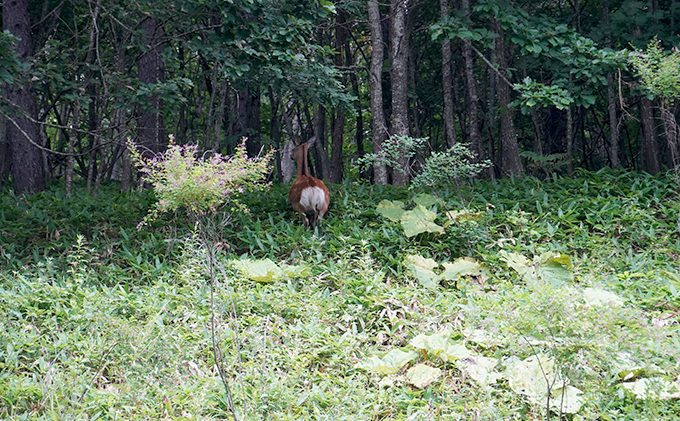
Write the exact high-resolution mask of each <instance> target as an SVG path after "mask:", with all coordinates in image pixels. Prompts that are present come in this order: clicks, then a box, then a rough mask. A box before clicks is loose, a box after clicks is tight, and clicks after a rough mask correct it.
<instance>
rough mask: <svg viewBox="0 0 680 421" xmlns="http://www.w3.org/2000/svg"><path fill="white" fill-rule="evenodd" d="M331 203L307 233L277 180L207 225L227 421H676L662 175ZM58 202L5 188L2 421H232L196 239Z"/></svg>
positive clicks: (347, 191) (344, 191)
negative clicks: (413, 220)
mask: <svg viewBox="0 0 680 421" xmlns="http://www.w3.org/2000/svg"><path fill="white" fill-rule="evenodd" d="M331 187H332V189H331V190H332V195H333V201H332V205H331V209H330V211H329V214H328V217H327V218H326V219H325V222H324V226H323V230H322V232H321V234H320V235H319V236H315V235H313V234H312V233H310V232H309V231H305V230H304V229H303V227H302V225H301V224H300V223H299V222H298V220H297V218H295V216H294V214H293V212H292V210H290V209H289V208H288V206H287V204H286V190H287V186H284V185H279V184H275V185H273V186H272V187H271V189H270V190H268V191H265V192H258V193H244V194H243V195H242V196H240V197H239V200H240V201H241V203H243V204H245V205H246V206H247V207H248V208H249V210H250V212H249V213H247V214H246V213H240V212H236V213H228V214H227V213H217V214H215V215H214V216H213V217H212V222H213V224H212V225H211V226H210V227H209V228H210V230H211V235H212V236H213V237H214V238H215V239H216V243H215V245H216V247H218V249H219V250H221V251H220V255H219V259H218V266H219V267H220V268H221V269H220V270H219V271H218V276H217V279H218V280H219V282H218V284H217V285H216V298H215V299H216V301H215V306H216V309H217V314H218V319H217V322H218V326H219V329H218V337H219V340H220V343H221V344H222V347H223V350H224V351H225V353H226V355H227V358H226V360H225V362H226V369H227V373H228V375H229V378H230V379H231V380H232V381H233V383H232V385H233V399H234V404H235V407H236V409H237V415H238V417H239V419H300V420H308V419H329V420H330V419H334V420H337V419H395V420H400V419H403V420H406V419H408V420H416V419H422V420H430V419H457V418H463V419H480V420H487V419H488V420H491V419H518V420H519V419H545V418H547V414H546V412H545V411H546V407H547V406H550V407H551V408H552V418H551V419H557V417H558V415H559V414H560V412H562V417H563V418H564V419H574V420H575V419H616V420H626V419H628V420H658V419H677V414H678V413H679V412H680V407H678V397H677V393H678V391H677V390H675V389H673V387H674V385H677V378H678V374H679V372H678V365H677V361H678V357H679V356H680V344H679V343H678V339H677V338H678V335H677V328H678V308H680V274H679V273H680V272H679V266H680V260H679V258H680V256H679V255H678V250H680V232H679V229H678V214H680V206H679V205H678V200H677V195H676V184H675V181H674V180H672V179H667V178H665V177H663V176H650V175H648V174H633V173H623V172H611V171H600V172H596V173H592V172H585V171H584V172H580V173H579V176H578V177H575V178H563V177H560V176H553V177H551V178H548V179H545V180H539V179H536V178H531V177H526V178H523V179H505V180H500V181H495V182H488V181H481V180H480V181H476V182H474V183H473V184H472V185H470V186H453V187H452V188H451V189H450V190H449V189H441V190H440V191H438V192H437V193H438V197H439V199H440V200H441V201H437V200H431V199H428V195H427V194H426V192H423V191H414V190H410V189H407V188H397V187H391V186H371V185H368V184H364V183H345V184H338V185H333V186H331ZM62 191H63V188H62V187H61V186H59V185H55V186H53V187H51V189H50V190H48V191H46V192H44V193H40V194H37V195H34V196H31V197H23V196H21V197H17V196H14V195H13V194H12V193H10V192H7V191H4V192H3V194H2V196H0V218H1V219H0V227H1V228H0V244H1V246H0V259H1V261H0V267H2V268H3V269H2V270H1V271H0V314H3V315H4V316H3V317H2V318H1V319H0V344H1V346H0V399H2V405H0V417H2V418H4V419H17V420H18V419H67V418H91V419H121V418H125V419H140V420H141V419H151V418H162V419H220V418H222V419H223V418H229V417H230V414H231V412H230V411H229V410H228V406H227V398H226V395H225V392H224V388H223V385H222V384H221V383H220V380H219V376H218V375H217V373H216V371H215V360H214V354H213V352H212V348H211V341H210V328H209V325H210V304H209V301H210V300H209V293H210V287H209V285H208V282H207V281H208V279H210V278H209V274H208V272H207V270H206V259H205V256H206V250H205V245H204V244H203V243H201V242H196V240H195V237H194V236H193V234H192V233H193V230H194V228H193V225H192V224H191V223H190V222H188V221H187V222H186V223H185V222H183V221H186V219H184V218H183V217H181V215H177V216H175V215H173V214H166V215H164V217H163V218H164V219H163V220H157V221H151V222H150V225H149V226H147V227H144V228H143V229H142V230H139V231H138V230H136V228H135V227H136V225H137V223H138V222H139V221H141V220H142V219H143V218H144V216H145V215H146V214H147V212H148V210H149V209H151V207H152V204H153V203H154V201H155V198H154V196H153V192H151V191H149V190H146V191H142V192H131V193H127V194H125V195H120V194H119V193H117V186H115V185H110V186H109V185H107V186H104V187H103V190H102V192H101V193H100V195H99V196H97V197H92V196H90V195H88V194H82V195H80V194H76V195H74V196H65V195H64V194H63V193H62ZM77 191H79V190H77ZM387 202H390V203H395V202H401V203H403V209H402V212H403V214H406V213H408V212H412V211H414V210H416V209H419V208H420V207H422V208H423V209H424V212H426V213H427V214H431V215H433V217H432V224H434V225H436V226H438V227H440V228H441V230H434V229H433V230H431V231H428V230H424V231H422V232H420V233H418V234H415V235H412V236H407V235H406V230H407V227H408V221H407V220H405V219H404V218H397V219H396V220H392V219H391V218H390V217H387V216H384V215H391V214H389V213H387V214H385V213H384V210H385V209H384V205H385V203H387ZM381 204H382V206H381ZM403 214H402V215H403ZM437 232H438V233H437ZM237 268H238V269H237ZM539 363H540V364H541V365H542V367H543V369H538V368H537V367H538V366H537V364H539ZM541 370H543V371H542V372H541ZM546 378H547V379H550V380H551V381H554V383H551V384H552V390H551V391H550V392H549V393H550V395H551V396H552V399H551V401H550V402H551V403H550V402H548V401H547V396H548V395H546V393H547V392H546V391H545V379H546ZM520 385H524V386H520ZM541 385H543V386H541ZM649 385H654V386H653V387H647V386H649ZM558 392H560V393H563V394H562V395H560V393H558ZM560 396H566V397H567V398H568V399H567V403H566V404H564V403H563V404H560V402H561V398H560Z"/></svg>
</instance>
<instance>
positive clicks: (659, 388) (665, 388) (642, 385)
mask: <svg viewBox="0 0 680 421" xmlns="http://www.w3.org/2000/svg"><path fill="white" fill-rule="evenodd" d="M622 385H623V387H624V389H627V390H630V391H631V392H633V393H634V394H635V397H636V398H637V399H648V398H649V399H679V398H680V381H675V382H671V381H669V380H666V379H664V378H661V377H655V378H649V379H648V378H644V379H638V380H636V381H634V382H625V383H622Z"/></svg>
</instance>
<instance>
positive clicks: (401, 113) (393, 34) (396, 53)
mask: <svg viewBox="0 0 680 421" xmlns="http://www.w3.org/2000/svg"><path fill="white" fill-rule="evenodd" d="M406 2H407V0H392V3H391V6H390V83H391V88H392V135H397V136H408V135H410V131H409V120H408V53H409V42H408V33H407V28H406ZM410 12H413V11H410ZM397 165H398V166H399V168H394V169H393V170H394V171H393V173H392V183H393V184H395V185H397V186H403V185H405V184H406V183H408V181H409V173H408V168H409V162H408V158H406V157H400V158H398V159H397Z"/></svg>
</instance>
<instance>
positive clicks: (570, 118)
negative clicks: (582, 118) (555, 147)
mask: <svg viewBox="0 0 680 421" xmlns="http://www.w3.org/2000/svg"><path fill="white" fill-rule="evenodd" d="M565 137H566V138H567V139H566V144H567V170H568V171H569V174H571V172H572V171H573V169H574V163H573V162H572V159H573V149H574V115H573V113H572V111H571V106H569V107H567V130H566V134H565Z"/></svg>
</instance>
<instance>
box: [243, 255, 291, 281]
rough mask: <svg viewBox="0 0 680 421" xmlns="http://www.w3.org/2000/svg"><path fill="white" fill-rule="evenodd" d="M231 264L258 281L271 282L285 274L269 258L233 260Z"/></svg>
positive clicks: (246, 275) (249, 277)
mask: <svg viewBox="0 0 680 421" xmlns="http://www.w3.org/2000/svg"><path fill="white" fill-rule="evenodd" d="M231 264H232V265H233V266H234V267H236V268H237V269H238V270H239V271H241V273H242V274H243V275H244V276H245V277H247V278H248V279H252V280H253V281H256V282H261V283H271V282H274V281H276V280H278V279H279V278H281V276H282V275H283V270H281V268H280V267H279V266H278V265H277V264H276V263H274V262H272V261H271V260H269V259H262V260H251V259H246V260H232V261H231Z"/></svg>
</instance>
